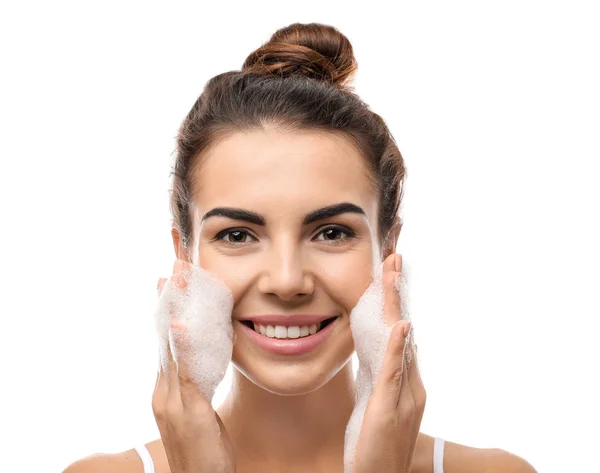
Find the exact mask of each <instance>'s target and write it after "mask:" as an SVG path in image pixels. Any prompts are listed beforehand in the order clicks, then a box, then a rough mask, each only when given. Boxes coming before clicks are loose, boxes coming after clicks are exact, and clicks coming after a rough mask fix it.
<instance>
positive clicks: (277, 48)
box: [242, 23, 358, 88]
mask: <svg viewBox="0 0 600 473" xmlns="http://www.w3.org/2000/svg"><path fill="white" fill-rule="evenodd" d="M357 68H358V64H357V62H356V59H355V58H354V52H353V51H352V45H351V44H350V41H349V40H348V38H346V36H344V35H343V34H342V33H340V32H339V31H338V30H337V29H336V28H334V27H333V26H329V25H323V24H320V23H309V24H302V23H294V24H291V25H289V26H286V27H284V28H280V29H279V30H277V31H276V32H275V33H274V34H273V36H271V38H270V39H269V41H268V42H267V43H265V44H263V45H262V46H261V47H260V48H258V49H257V50H255V51H254V52H252V53H251V54H250V55H249V56H248V57H247V58H246V61H245V62H244V65H243V66H242V71H244V72H258V73H261V74H269V75H276V76H279V77H287V76H291V75H294V74H301V75H304V76H306V77H311V78H313V79H317V80H321V81H325V82H328V83H329V84H331V85H333V86H336V87H338V88H348V87H349V86H350V84H351V83H352V80H353V78H354V73H355V71H356V69H357Z"/></svg>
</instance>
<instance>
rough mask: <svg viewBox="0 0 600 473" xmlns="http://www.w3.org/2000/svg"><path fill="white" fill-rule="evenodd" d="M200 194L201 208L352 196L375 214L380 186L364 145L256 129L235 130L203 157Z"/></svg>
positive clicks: (315, 202)
mask: <svg viewBox="0 0 600 473" xmlns="http://www.w3.org/2000/svg"><path fill="white" fill-rule="evenodd" d="M195 184H196V185H195V189H196V194H195V196H194V200H195V202H196V205H197V206H198V207H199V210H200V211H201V213H204V212H206V211H208V210H210V209H211V208H213V207H215V206H217V205H223V204H227V205H230V206H239V207H243V208H252V209H253V210H262V211H263V212H269V209H271V210H272V211H273V212H282V211H285V212H286V213H290V212H294V211H295V210H297V211H298V212H303V213H305V212H304V211H305V210H308V209H312V208H314V207H318V206H324V205H328V204H334V203H339V202H352V203H355V204H357V205H359V206H361V207H362V208H363V209H364V210H365V211H366V212H367V213H368V214H371V215H370V216H373V217H374V215H375V212H376V201H375V195H374V191H373V189H372V186H371V183H370V181H369V178H368V175H367V166H366V163H365V161H364V158H363V157H362V155H361V154H360V153H359V151H358V150H357V149H356V148H355V147H354V146H353V145H351V144H350V142H348V141H347V140H346V139H344V138H343V137H341V136H338V135H335V134H332V133H327V132H322V131H294V132H281V131H272V130H271V131H252V132H243V133H242V132H239V133H234V134H232V135H229V136H228V137H227V138H225V139H223V140H221V141H219V142H218V143H217V144H215V145H214V146H213V147H211V148H209V149H208V150H207V151H206V153H205V154H203V156H202V157H201V170H200V173H199V175H198V176H197V180H196V183H195Z"/></svg>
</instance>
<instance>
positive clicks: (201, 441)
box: [152, 263, 235, 473]
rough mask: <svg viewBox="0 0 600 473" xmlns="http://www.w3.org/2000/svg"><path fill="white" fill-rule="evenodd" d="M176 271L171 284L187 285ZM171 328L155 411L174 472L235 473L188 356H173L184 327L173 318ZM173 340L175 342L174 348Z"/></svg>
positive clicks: (229, 448) (228, 446) (221, 428)
mask: <svg viewBox="0 0 600 473" xmlns="http://www.w3.org/2000/svg"><path fill="white" fill-rule="evenodd" d="M186 265H187V263H186ZM179 266H181V264H180V265H179ZM176 268H177V263H176ZM173 272H174V274H173V275H172V276H171V282H170V284H177V285H178V286H179V287H180V288H181V289H184V286H185V284H186V282H185V278H184V277H182V276H181V273H180V272H178V271H177V270H176V269H174V270H173ZM165 282H166V279H160V280H159V282H158V294H159V296H160V294H161V293H162V289H163V286H164V284H165ZM170 331H171V332H172V333H173V336H171V337H170V340H171V341H170V342H169V344H168V345H167V346H168V349H167V353H168V369H167V371H168V372H167V373H165V372H164V371H163V368H162V366H161V367H160V368H159V372H158V377H157V380H156V387H155V388H154V394H153V396H152V411H153V412H154V417H155V419H156V424H157V426H158V430H159V431H160V436H161V438H162V442H163V445H164V448H165V453H166V455H167V459H168V461H169V467H170V469H171V473H234V472H235V458H234V455H233V448H232V445H231V441H230V440H229V436H228V435H227V432H226V431H225V426H224V425H223V422H222V421H221V419H220V417H219V415H218V414H217V413H216V412H215V411H214V409H213V408H212V404H211V400H210V399H205V398H204V397H203V396H202V395H201V393H200V391H199V390H198V388H197V387H196V386H195V384H194V383H193V382H192V377H191V376H190V372H189V370H188V366H187V364H186V360H185V357H179V358H178V359H177V364H175V361H174V360H173V355H172V353H173V351H174V352H175V354H176V356H179V355H177V354H178V353H181V352H182V350H178V347H177V343H178V340H181V339H180V337H181V336H185V334H184V332H185V327H183V326H182V325H181V324H178V323H177V322H174V321H173V320H172V318H171V326H170ZM175 334H177V335H175ZM171 343H175V344H176V346H175V347H174V350H173V351H172V350H171V345H170V344H171Z"/></svg>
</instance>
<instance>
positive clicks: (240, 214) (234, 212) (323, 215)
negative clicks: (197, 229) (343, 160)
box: [202, 202, 367, 227]
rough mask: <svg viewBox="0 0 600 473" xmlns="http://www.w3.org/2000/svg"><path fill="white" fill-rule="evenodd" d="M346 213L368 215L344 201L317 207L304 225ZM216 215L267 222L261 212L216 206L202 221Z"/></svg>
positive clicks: (306, 218) (305, 220)
mask: <svg viewBox="0 0 600 473" xmlns="http://www.w3.org/2000/svg"><path fill="white" fill-rule="evenodd" d="M344 213H355V214H359V215H364V216H365V217H366V216H367V214H366V213H365V211H364V210H363V209H362V208H360V207H359V206H358V205H354V204H351V203H350V202H342V203H340V204H334V205H329V206H327V207H323V208H321V209H317V210H315V211H313V212H311V213H309V214H307V215H306V216H305V217H304V220H302V225H310V224H311V223H314V222H317V221H319V220H325V219H327V218H332V217H335V216H337V215H340V214H344ZM214 216H221V217H227V218H231V219H233V220H243V221H245V222H249V223H253V224H254V225H260V226H262V227H264V226H265V222H266V220H265V218H264V217H263V216H262V215H260V214H257V213H255V212H251V211H249V210H245V209H237V208H233V207H215V208H214V209H212V210H209V211H208V212H206V213H205V214H204V216H203V217H202V222H204V221H205V220H206V219H207V218H209V217H214Z"/></svg>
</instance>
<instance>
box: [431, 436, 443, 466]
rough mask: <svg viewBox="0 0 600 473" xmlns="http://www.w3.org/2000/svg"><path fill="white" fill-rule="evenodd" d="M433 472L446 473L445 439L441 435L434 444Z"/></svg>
mask: <svg viewBox="0 0 600 473" xmlns="http://www.w3.org/2000/svg"><path fill="white" fill-rule="evenodd" d="M433 473H444V439H442V438H439V437H436V438H435V441H434V444H433Z"/></svg>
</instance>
